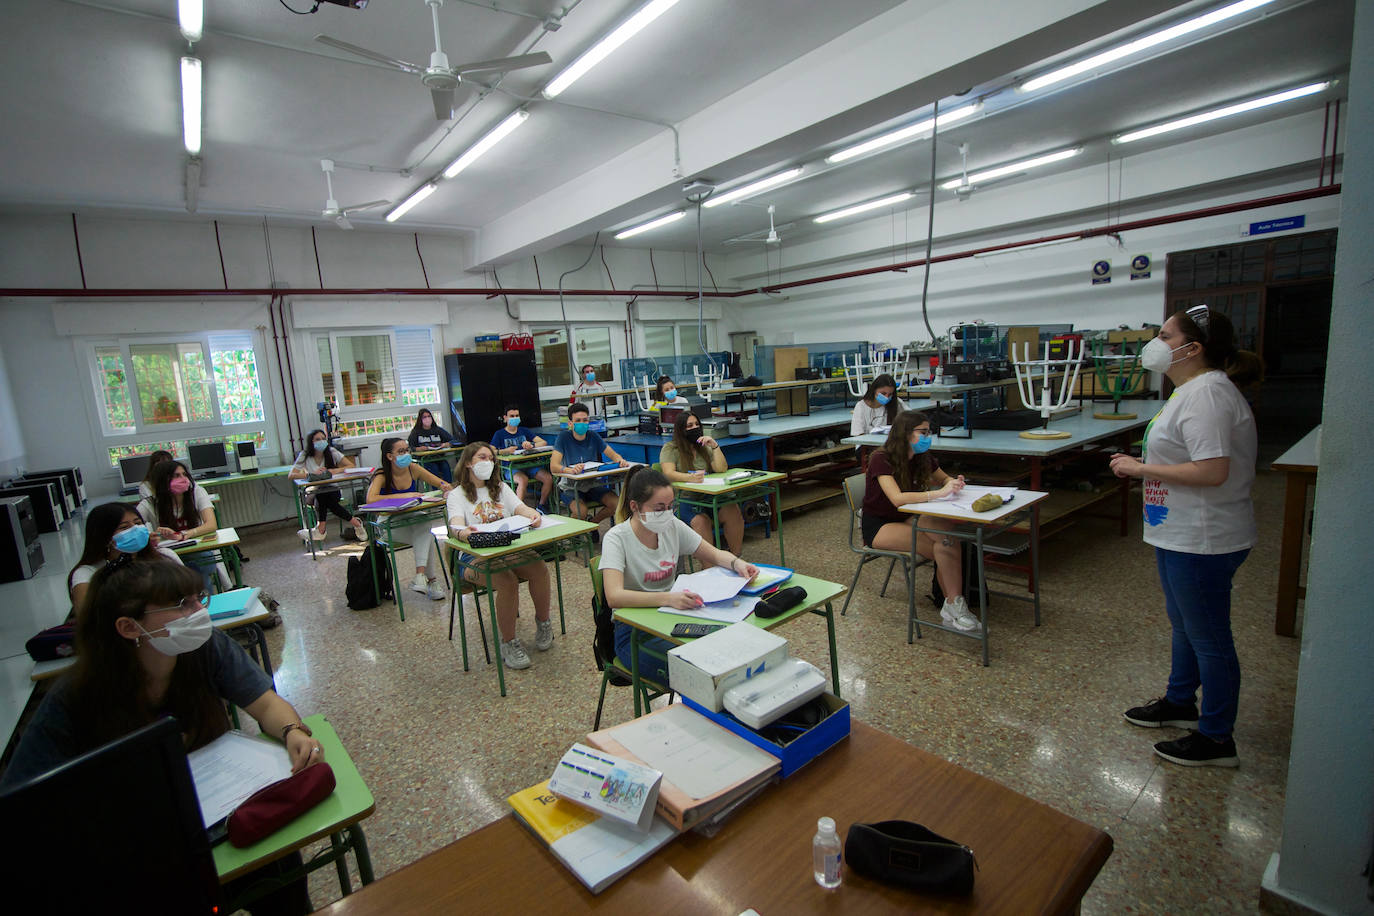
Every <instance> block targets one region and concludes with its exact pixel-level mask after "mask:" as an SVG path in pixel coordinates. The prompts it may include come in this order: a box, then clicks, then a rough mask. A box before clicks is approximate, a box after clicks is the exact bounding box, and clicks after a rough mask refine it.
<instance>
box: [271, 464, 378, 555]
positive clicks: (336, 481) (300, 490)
mask: <svg viewBox="0 0 1374 916" xmlns="http://www.w3.org/2000/svg"><path fill="white" fill-rule="evenodd" d="M371 480H372V477H371V475H369V474H346V475H343V476H340V477H334V478H331V479H330V480H321V481H319V482H313V481H312V482H308V483H302V482H300V480H299V478H298V479H296V480H292V481H290V483H291V490H292V495H293V496H295V497H296V521H297V522H298V523H299V524H300V526H301V527H302V528H314V527H315V526H316V525H318V524H319V523H320V517H319V515H318V512H319V510H318V509H316V508H315V507H314V506H313V505H309V506H307V504H306V502H305V497H306V495H307V494H308V492H309V491H310V490H313V489H316V488H317V487H339V488H340V489H342V490H343V491H344V492H346V493H348V496H349V499H351V500H352V501H353V503H354V505H355V506H356V505H359V503H358V500H357V493H358V488H359V487H362V488H363V489H364V490H365V489H366V488H367V486H368V484H369V483H370V482H371ZM307 508H309V510H310V511H309V512H308V513H307V512H306V511H305V510H306V509H307ZM309 547H310V559H312V560H314V559H315V556H316V555H315V539H314V538H313V537H312V538H310V544H309Z"/></svg>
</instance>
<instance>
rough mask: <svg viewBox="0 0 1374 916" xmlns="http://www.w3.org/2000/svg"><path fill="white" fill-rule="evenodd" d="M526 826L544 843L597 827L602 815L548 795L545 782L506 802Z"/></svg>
mask: <svg viewBox="0 0 1374 916" xmlns="http://www.w3.org/2000/svg"><path fill="white" fill-rule="evenodd" d="M506 801H508V802H510V806H511V807H512V808H514V809H515V813H516V814H517V815H518V816H519V817H520V820H522V821H524V822H525V826H527V827H529V828H530V830H533V831H534V833H535V835H536V836H538V837H539V838H540V839H541V840H543V841H544V842H545V843H550V844H552V843H553V841H554V840H557V839H559V838H560V837H565V836H567V835H568V834H570V833H573V832H575V831H578V830H581V829H582V828H583V827H585V826H587V825H588V824H593V823H596V821H597V820H599V819H600V817H601V815H599V814H597V813H595V812H594V811H589V810H587V809H586V808H584V807H582V806H581V805H578V804H575V803H573V802H570V801H565V800H564V799H561V798H559V797H558V796H557V795H554V794H553V793H552V792H550V791H549V781H548V780H547V779H546V780H544V781H543V782H541V783H539V784H538V785H534V786H530V787H529V788H528V789H522V790H521V791H519V792H516V793H515V794H514V795H512V796H511V797H510V798H508V799H506Z"/></svg>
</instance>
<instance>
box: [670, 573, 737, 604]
mask: <svg viewBox="0 0 1374 916" xmlns="http://www.w3.org/2000/svg"><path fill="white" fill-rule="evenodd" d="M748 584H749V580H748V579H746V578H745V577H744V576H737V575H735V574H734V573H733V572H731V571H730V570H728V569H726V568H725V567H723V566H712V567H710V568H708V569H703V570H701V571H700V572H694V573H686V574H685V575H681V576H678V577H677V579H676V580H675V581H674V582H673V587H672V588H671V589H669V591H674V592H695V593H696V594H697V595H698V596H699V597H700V598H701V600H702V601H704V602H706V603H707V604H711V603H713V602H716V601H724V600H726V599H727V598H733V597H735V596H736V595H738V594H739V590H740V589H742V588H744V587H745V586H746V585H748Z"/></svg>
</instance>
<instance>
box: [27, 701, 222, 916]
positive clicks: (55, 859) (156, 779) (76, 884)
mask: <svg viewBox="0 0 1374 916" xmlns="http://www.w3.org/2000/svg"><path fill="white" fill-rule="evenodd" d="M0 823H3V824H6V825H7V826H9V827H10V828H11V830H12V831H18V833H12V837H11V838H12V840H14V842H13V843H12V844H11V845H10V846H9V847H7V851H6V852H5V855H4V856H0V880H2V881H4V886H5V887H6V888H7V889H8V890H9V892H10V893H11V894H12V895H13V896H15V897H17V898H18V899H20V900H28V901H30V904H29V906H30V907H31V908H32V909H35V910H50V911H53V912H58V911H60V912H68V913H75V912H101V913H109V912H116V913H118V912H142V913H197V912H199V913H213V912H214V911H215V907H216V906H217V905H218V903H219V877H218V875H217V873H216V870H215V860H214V858H213V856H212V854H211V852H210V843H209V840H208V839H207V838H206V835H205V823H204V821H203V819H202V816H201V812H200V803H199V802H197V801H196V790H195V786H194V784H193V783H192V781H191V770H190V767H189V766H188V765H187V763H186V751H185V749H184V748H183V747H182V744H181V729H180V728H179V726H178V725H177V722H176V720H175V719H172V718H170V717H169V718H164V719H160V720H158V721H157V722H154V723H153V724H151V725H147V726H144V727H143V728H141V729H139V730H138V731H136V732H133V733H131V734H129V735H125V736H124V737H123V738H119V739H117V740H115V741H112V742H110V743H109V744H106V745H104V746H103V747H99V748H96V749H95V750H93V751H91V752H89V753H87V754H83V755H82V756H80V757H77V758H76V759H74V760H71V761H68V762H67V763H65V764H63V765H62V766H59V767H57V768H56V769H53V770H49V771H48V772H47V773H44V774H42V775H40V776H36V777H34V778H33V779H31V780H29V781H28V782H26V783H23V784H21V785H18V786H15V787H14V788H12V789H10V790H8V791H6V792H5V793H4V794H2V795H0ZM20 834H22V836H21V835H20Z"/></svg>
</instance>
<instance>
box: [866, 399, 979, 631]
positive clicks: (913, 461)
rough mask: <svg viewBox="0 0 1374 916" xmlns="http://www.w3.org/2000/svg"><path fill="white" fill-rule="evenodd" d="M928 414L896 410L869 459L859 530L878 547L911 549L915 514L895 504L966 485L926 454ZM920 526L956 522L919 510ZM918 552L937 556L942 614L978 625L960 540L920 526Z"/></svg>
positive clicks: (952, 621) (966, 625) (965, 625)
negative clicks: (966, 585) (966, 588)
mask: <svg viewBox="0 0 1374 916" xmlns="http://www.w3.org/2000/svg"><path fill="white" fill-rule="evenodd" d="M930 444H931V426H930V418H928V417H927V416H926V415H925V414H923V413H921V412H920V411H917V410H908V411H905V412H903V413H899V414H898V415H897V417H896V419H895V420H894V421H893V423H892V429H891V430H890V431H889V432H888V434H887V441H885V442H884V443H883V446H882V448H880V449H878V450H877V451H875V452H874V453H873V454H872V456H870V457H869V459H868V469H867V471H866V472H865V479H864V505H863V518H862V520H861V522H862V531H863V539H864V543H865V544H866V545H868V546H870V547H876V548H878V549H879V550H896V551H900V552H903V553H905V552H906V551H909V550H911V526H912V525H913V524H915V523H916V519H917V516H914V515H908V514H907V513H904V512H902V511H900V510H899V509H898V507H899V506H905V505H907V504H909V503H925V502H933V501H934V500H937V499H941V498H943V497H945V496H949V495H951V494H954V493H958V492H959V491H960V490H962V489H963V488H964V478H963V477H962V476H959V477H951V476H949V475H948V474H946V473H945V472H944V471H943V470H942V469H941V468H940V463H939V462H938V461H936V460H935V456H934V455H931V454H930ZM920 519H921V527H922V528H941V529H945V528H953V527H954V524H955V523H954V522H951V521H948V520H947V519H941V518H935V517H933V516H928V515H927V516H920ZM916 552H917V553H918V554H920V555H921V556H923V557H925V558H926V559H929V560H934V561H935V574H936V576H937V577H938V578H939V580H940V590H941V591H943V592H944V593H945V603H944V605H943V606H942V607H941V608H940V618H941V619H942V620H943V621H944V622H945V623H946V624H948V625H949V626H952V627H954V628H955V629H957V630H965V631H968V630H977V629H978V628H979V627H981V626H982V624H981V623H980V622H979V620H978V618H977V617H975V616H974V615H973V614H972V613H971V612H970V611H969V607H968V602H967V601H966V600H965V598H964V575H963V567H962V562H961V558H960V554H959V544H958V543H957V542H956V541H955V540H954V539H953V538H949V537H945V536H942V535H939V534H932V533H931V532H929V531H920V532H918V533H917V535H916Z"/></svg>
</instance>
